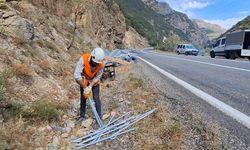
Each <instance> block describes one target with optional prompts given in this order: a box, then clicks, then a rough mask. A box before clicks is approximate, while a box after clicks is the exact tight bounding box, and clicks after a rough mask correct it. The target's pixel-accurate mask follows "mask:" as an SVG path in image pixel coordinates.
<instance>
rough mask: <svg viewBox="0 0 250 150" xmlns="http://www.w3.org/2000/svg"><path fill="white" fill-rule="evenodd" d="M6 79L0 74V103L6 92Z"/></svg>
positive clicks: (4, 75)
mask: <svg viewBox="0 0 250 150" xmlns="http://www.w3.org/2000/svg"><path fill="white" fill-rule="evenodd" d="M6 84H7V77H6V74H5V73H4V72H0V101H2V100H4V95H5V91H6Z"/></svg>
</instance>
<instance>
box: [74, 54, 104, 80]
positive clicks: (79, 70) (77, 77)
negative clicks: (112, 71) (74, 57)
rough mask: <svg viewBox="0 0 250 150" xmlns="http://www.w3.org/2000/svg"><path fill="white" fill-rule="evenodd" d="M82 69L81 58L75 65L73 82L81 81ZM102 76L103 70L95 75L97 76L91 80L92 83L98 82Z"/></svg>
mask: <svg viewBox="0 0 250 150" xmlns="http://www.w3.org/2000/svg"><path fill="white" fill-rule="evenodd" d="M83 68H84V60H83V58H82V57H81V58H80V59H79V61H78V62H77V64H76V68H75V72H74V79H75V80H82V71H83ZM102 74H103V68H102V69H101V70H100V71H99V72H98V73H97V75H96V76H95V77H94V78H93V80H92V82H94V83H95V82H98V81H99V80H100V79H101V77H102Z"/></svg>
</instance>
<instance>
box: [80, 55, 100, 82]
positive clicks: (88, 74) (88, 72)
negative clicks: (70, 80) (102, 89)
mask: <svg viewBox="0 0 250 150" xmlns="http://www.w3.org/2000/svg"><path fill="white" fill-rule="evenodd" d="M90 57H91V55H90V54H83V55H82V59H83V61H84V62H83V63H84V64H83V65H84V67H83V71H82V77H85V78H86V81H85V83H86V86H87V85H88V80H93V79H94V77H95V76H96V75H97V74H98V72H99V71H100V70H101V69H102V68H103V66H104V64H103V63H99V64H98V66H97V67H96V68H95V69H91V66H90V64H89V59H90ZM97 84H98V83H95V84H94V86H96V85H97Z"/></svg>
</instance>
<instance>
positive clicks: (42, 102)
mask: <svg viewBox="0 0 250 150" xmlns="http://www.w3.org/2000/svg"><path fill="white" fill-rule="evenodd" d="M131 30H133V29H130V30H128V31H127V26H126V22H125V17H124V16H123V13H122V12H121V11H120V9H119V6H118V5H116V4H115V3H112V4H110V3H108V2H106V1H105V2H104V1H102V0H94V1H93V0H78V1H75V0H60V1H58V0H42V1H37V0H27V1H7V2H5V1H3V0H2V1H0V45H1V47H0V149H36V148H39V147H44V148H45V147H46V149H47V144H48V143H52V142H53V145H56V146H58V145H59V147H64V146H65V145H63V144H62V145H61V144H59V143H60V141H63V139H61V138H62V137H61V134H58V132H57V131H55V130H59V133H61V132H64V131H67V132H71V130H68V128H67V130H66V129H64V128H53V131H52V129H51V126H48V125H49V124H50V125H51V124H53V125H55V126H63V127H64V125H65V124H66V123H67V124H68V122H69V124H70V126H72V120H74V117H76V116H77V114H76V112H75V111H72V110H77V109H78V108H77V109H76V107H75V106H79V104H78V102H79V87H78V85H77V84H76V83H75V81H74V80H73V71H74V68H75V63H76V62H77V61H78V59H79V58H80V56H81V55H82V53H86V52H89V51H90V50H92V49H93V48H94V47H96V46H101V47H103V48H108V49H113V48H116V47H126V46H129V45H126V44H125V43H129V42H130V41H127V40H126V38H125V35H127V32H131ZM132 33H133V36H134V39H143V38H142V37H141V36H140V35H139V34H138V33H136V31H135V30H133V32H132ZM144 43H145V44H146V45H147V42H146V41H145V42H144ZM142 44H143V43H140V45H139V44H136V43H133V46H135V47H136V46H139V47H140V46H141V47H144V46H145V45H142ZM75 103H76V104H75ZM73 124H74V123H73ZM70 129H71V128H70ZM72 134H76V133H75V132H74V133H72ZM63 136H64V138H65V137H67V136H69V135H68V134H66V135H65V134H64V135H63ZM64 140H66V138H65V139H64ZM66 143H67V144H68V143H69V142H68V141H67V142H64V144H66ZM67 146H68V147H69V145H67ZM59 147H58V149H59ZM40 149H41V148H40ZM62 149H66V148H65V147H64V148H62Z"/></svg>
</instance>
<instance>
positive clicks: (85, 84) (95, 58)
mask: <svg viewBox="0 0 250 150" xmlns="http://www.w3.org/2000/svg"><path fill="white" fill-rule="evenodd" d="M103 68H104V51H103V49H102V48H95V49H93V50H92V52H91V54H83V55H82V57H81V58H80V59H79V61H78V62H77V65H76V68H75V72H74V79H75V80H76V82H77V83H78V84H79V85H80V117H79V118H77V120H76V123H77V124H80V123H81V122H82V121H84V120H85V113H86V100H87V99H88V97H89V96H90V95H91V92H93V99H94V101H95V107H96V110H97V113H98V115H99V117H100V118H102V113H101V101H100V97H99V92H100V84H99V82H100V79H101V77H102V74H103Z"/></svg>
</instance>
